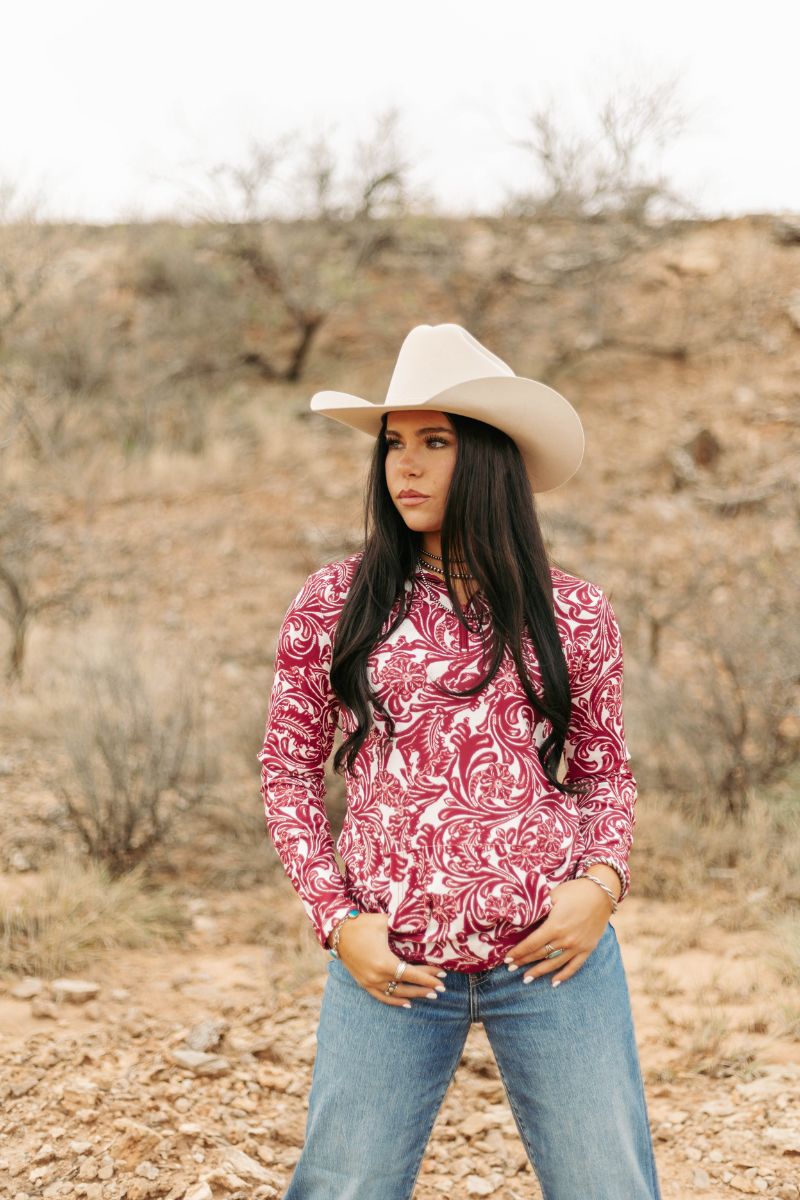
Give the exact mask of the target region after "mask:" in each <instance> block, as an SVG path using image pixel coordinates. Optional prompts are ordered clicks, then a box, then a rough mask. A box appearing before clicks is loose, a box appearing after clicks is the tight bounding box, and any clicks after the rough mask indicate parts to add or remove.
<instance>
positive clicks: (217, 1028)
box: [184, 1020, 228, 1053]
mask: <svg viewBox="0 0 800 1200" xmlns="http://www.w3.org/2000/svg"><path fill="white" fill-rule="evenodd" d="M227 1028H228V1025H227V1022H225V1021H213V1020H209V1021H200V1022H199V1023H198V1024H197V1025H193V1026H192V1028H191V1029H190V1030H189V1032H188V1033H187V1035H186V1037H185V1038H184V1042H185V1044H186V1045H187V1046H188V1047H189V1049H190V1050H201V1051H204V1052H205V1053H207V1052H208V1051H209V1050H213V1049H214V1048H215V1047H216V1046H218V1045H219V1043H220V1042H221V1041H222V1038H223V1036H224V1035H225V1031H226V1030H227Z"/></svg>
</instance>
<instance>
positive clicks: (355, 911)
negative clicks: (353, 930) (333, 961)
mask: <svg viewBox="0 0 800 1200" xmlns="http://www.w3.org/2000/svg"><path fill="white" fill-rule="evenodd" d="M360 916H361V909H360V908H351V909H350V911H349V913H348V914H347V916H346V917H342V919H341V921H340V922H339V924H338V925H337V926H336V927H335V928H334V931H333V945H332V946H329V947H328V954H329V955H330V957H331V958H338V957H339V951H338V950H337V949H336V947H337V946H338V945H339V934H340V933H341V932H342V926H343V925H344V923H345V921H346V920H347V918H348V917H360Z"/></svg>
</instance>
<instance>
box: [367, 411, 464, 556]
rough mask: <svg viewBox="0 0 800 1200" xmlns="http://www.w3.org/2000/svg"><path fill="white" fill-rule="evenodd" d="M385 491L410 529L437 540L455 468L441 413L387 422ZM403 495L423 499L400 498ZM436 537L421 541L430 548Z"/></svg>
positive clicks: (452, 440) (452, 438) (449, 427)
mask: <svg viewBox="0 0 800 1200" xmlns="http://www.w3.org/2000/svg"><path fill="white" fill-rule="evenodd" d="M385 438H386V486H387V487H388V489H389V495H390V496H391V497H392V501H393V503H394V505H395V507H396V508H397V510H398V512H399V513H400V514H401V516H402V518H403V520H404V521H405V523H406V525H408V527H409V529H413V530H415V531H416V532H417V533H422V534H432V535H438V533H439V530H440V529H441V527H442V521H443V519H444V509H445V502H446V500H447V492H448V489H449V487H450V479H451V478H452V475H453V468H454V467H455V464H456V431H455V428H454V426H453V423H452V421H451V420H450V418H449V417H448V416H447V414H446V413H443V412H432V411H430V410H429V409H416V410H415V411H411V412H396V413H393V412H390V413H389V415H388V417H387V418H386V434H385ZM403 492H418V493H421V494H422V495H423V496H424V497H425V498H424V499H422V500H414V499H413V497H409V498H406V499H404V497H403V495H402V493H403ZM432 542H434V543H436V542H438V538H437V537H433V538H423V545H425V546H426V548H430V545H431V543H432Z"/></svg>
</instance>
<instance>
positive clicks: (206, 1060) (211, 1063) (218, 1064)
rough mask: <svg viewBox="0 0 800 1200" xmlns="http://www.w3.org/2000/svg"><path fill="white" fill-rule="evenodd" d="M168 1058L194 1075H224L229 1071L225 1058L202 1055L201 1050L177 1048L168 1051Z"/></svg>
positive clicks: (217, 1055) (214, 1055) (216, 1055)
mask: <svg viewBox="0 0 800 1200" xmlns="http://www.w3.org/2000/svg"><path fill="white" fill-rule="evenodd" d="M170 1058H171V1059H172V1061H173V1062H174V1063H175V1064H176V1065H177V1066H179V1067H185V1068H186V1070H187V1071H192V1072H193V1073H194V1074H195V1075H224V1074H225V1072H226V1071H229V1070H230V1069H231V1065H230V1063H229V1062H228V1060H227V1058H223V1057H222V1055H220V1054H204V1053H203V1052H202V1051H201V1050H188V1049H186V1050H184V1049H182V1048H181V1047H178V1048H177V1049H175V1050H172V1051H170Z"/></svg>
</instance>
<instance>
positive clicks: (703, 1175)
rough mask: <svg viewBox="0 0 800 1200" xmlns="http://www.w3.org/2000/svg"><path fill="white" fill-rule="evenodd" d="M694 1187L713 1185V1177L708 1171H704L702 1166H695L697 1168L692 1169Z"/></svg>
mask: <svg viewBox="0 0 800 1200" xmlns="http://www.w3.org/2000/svg"><path fill="white" fill-rule="evenodd" d="M692 1187H696V1188H708V1187H711V1177H710V1176H709V1174H708V1171H704V1170H703V1168H702V1167H695V1169H694V1170H693V1171H692Z"/></svg>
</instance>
